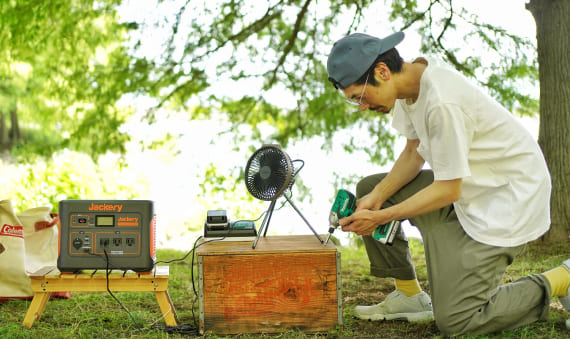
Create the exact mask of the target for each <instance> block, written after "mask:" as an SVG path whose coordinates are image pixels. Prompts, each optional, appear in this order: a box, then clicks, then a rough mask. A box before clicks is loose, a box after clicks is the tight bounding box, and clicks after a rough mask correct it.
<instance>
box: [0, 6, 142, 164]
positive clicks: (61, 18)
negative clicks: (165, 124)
mask: <svg viewBox="0 0 570 339" xmlns="http://www.w3.org/2000/svg"><path fill="white" fill-rule="evenodd" d="M120 3H121V1H120V0H104V1H95V0H72V1H69V0H51V1H33V2H32V1H23V0H12V1H4V2H2V4H0V32H1V33H0V37H1V38H0V112H6V111H12V110H15V111H17V114H18V120H19V124H20V126H21V127H22V128H24V129H27V130H28V133H27V134H26V135H24V138H23V140H14V141H15V142H16V144H18V143H19V144H20V147H18V148H17V149H18V150H19V153H15V155H16V156H18V157H19V158H26V156H27V155H28V154H33V153H36V154H41V155H44V156H49V155H51V154H52V153H53V152H54V151H55V150H57V149H62V148H70V149H73V150H79V151H83V152H87V153H89V154H90V155H91V156H94V157H96V156H98V155H101V154H104V153H105V152H106V151H109V150H110V151H119V152H123V151H124V144H125V142H126V141H127V140H128V137H127V135H125V134H124V133H122V132H120V130H119V127H120V126H121V125H122V124H123V123H124V122H125V121H126V118H127V117H128V116H129V115H130V111H129V110H125V109H121V108H118V106H117V102H118V101H119V99H121V98H122V97H123V95H124V94H125V93H128V92H136V91H138V90H140V87H141V86H142V84H143V83H144V80H145V79H146V78H145V76H144V74H143V75H139V73H140V72H142V73H145V72H147V71H148V67H145V65H144V64H142V62H134V61H133V58H132V57H131V56H129V55H128V51H127V49H126V48H125V46H123V45H122V43H123V42H124V41H125V39H126V37H127V33H128V29H129V26H128V25H124V24H121V23H119V20H118V16H117V12H116V9H115V7H116V6H117V5H118V4H120ZM131 65H132V66H131ZM34 131H35V132H34ZM46 131H50V133H51V134H52V136H50V142H49V143H47V144H42V143H38V142H37V139H36V138H34V134H35V133H40V134H47V133H46ZM26 136H27V137H26ZM27 152H33V153H27Z"/></svg>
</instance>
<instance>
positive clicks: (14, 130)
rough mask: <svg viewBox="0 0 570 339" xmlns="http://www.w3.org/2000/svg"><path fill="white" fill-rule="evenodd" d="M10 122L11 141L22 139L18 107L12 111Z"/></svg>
mask: <svg viewBox="0 0 570 339" xmlns="http://www.w3.org/2000/svg"><path fill="white" fill-rule="evenodd" d="M10 123H11V125H10V141H11V143H12V144H13V143H15V142H16V141H18V140H19V139H20V125H19V124H18V113H17V112H16V109H13V110H11V111H10Z"/></svg>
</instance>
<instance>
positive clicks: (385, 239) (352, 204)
mask: <svg viewBox="0 0 570 339" xmlns="http://www.w3.org/2000/svg"><path fill="white" fill-rule="evenodd" d="M354 211H356V197H355V196H354V194H352V193H350V192H349V191H347V190H344V189H340V190H338V193H337V195H336V198H335V199H334V202H333V206H332V208H331V211H330V213H329V225H330V226H329V234H328V235H327V239H326V240H325V243H324V246H326V245H327V243H328V242H329V239H330V237H331V235H332V234H333V232H334V230H335V229H336V228H337V227H338V221H339V219H342V218H346V217H348V216H349V215H351V214H352V213H354ZM399 227H400V221H399V220H394V221H390V222H389V223H387V224H384V225H380V226H378V228H376V229H375V230H374V232H372V234H371V236H372V238H374V239H376V240H378V241H379V242H381V243H383V244H387V245H392V242H393V241H394V237H395V236H396V233H397V232H398V228H399Z"/></svg>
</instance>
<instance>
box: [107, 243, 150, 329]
mask: <svg viewBox="0 0 570 339" xmlns="http://www.w3.org/2000/svg"><path fill="white" fill-rule="evenodd" d="M103 253H105V261H106V262H107V267H106V268H105V276H106V278H107V292H109V294H110V295H111V297H113V299H115V301H116V302H117V303H118V304H119V306H121V308H122V309H123V310H124V311H125V312H127V314H128V315H129V317H130V318H131V320H132V321H133V323H134V324H135V326H136V328H137V329H139V330H140V329H142V327H141V326H140V325H139V324H138V323H137V322H136V320H135V317H133V315H132V314H131V312H129V310H127V308H126V307H125V306H124V305H123V303H121V301H120V300H119V299H117V297H115V295H114V294H113V292H111V289H109V274H110V273H111V270H110V269H109V256H108V255H107V250H106V249H103ZM125 272H126V271H125Z"/></svg>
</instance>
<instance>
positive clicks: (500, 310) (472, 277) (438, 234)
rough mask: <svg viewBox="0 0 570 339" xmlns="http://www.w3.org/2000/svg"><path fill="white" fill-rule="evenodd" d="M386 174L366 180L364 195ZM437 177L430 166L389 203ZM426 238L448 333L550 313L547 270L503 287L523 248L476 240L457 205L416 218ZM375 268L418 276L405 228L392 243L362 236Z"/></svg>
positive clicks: (440, 320) (438, 312)
mask: <svg viewBox="0 0 570 339" xmlns="http://www.w3.org/2000/svg"><path fill="white" fill-rule="evenodd" d="M385 175H386V174H376V175H372V176H369V177H366V178H364V179H363V180H361V181H360V182H359V183H358V185H357V188H356V196H357V198H360V197H362V196H364V195H366V194H367V193H369V192H370V191H371V190H372V189H373V188H374V187H375V186H376V184H378V183H379V182H380V181H381V180H382V179H383V178H384V176H385ZM432 182H433V173H432V172H431V171H422V172H420V174H419V175H418V176H417V177H416V178H415V179H414V180H412V181H411V182H410V183H409V184H408V185H406V186H404V187H403V188H402V189H401V190H400V191H398V192H397V193H396V194H394V196H392V197H391V198H390V199H388V201H386V203H385V205H384V207H387V206H391V205H394V204H397V203H399V202H401V201H403V200H405V199H407V198H408V197H410V196H412V195H413V194H414V193H416V192H418V191H419V190H421V189H422V188H424V187H426V186H428V185H429V184H431V183H432ZM409 221H410V223H411V224H412V225H414V226H416V227H418V229H419V230H420V233H421V235H422V239H423V243H424V251H425V259H426V267H427V274H428V281H429V290H430V291H429V292H430V295H431V299H432V306H433V312H434V318H435V322H436V324H437V326H438V328H439V329H440V330H441V331H442V332H443V333H444V334H446V335H452V334H462V333H470V334H483V333H491V332H495V331H499V330H509V329H514V328H517V327H520V326H523V325H526V324H529V323H532V322H534V321H536V320H544V319H547V318H548V311H549V303H550V295H551V291H550V284H549V282H548V280H547V279H546V278H545V277H544V276H543V275H542V274H533V275H529V276H526V277H523V278H520V279H518V280H516V281H514V282H512V283H509V284H506V285H502V286H499V284H500V283H501V280H502V278H503V274H504V273H505V270H506V269H507V266H508V265H510V264H511V263H512V262H513V260H514V258H515V256H516V255H518V254H519V253H520V252H521V251H522V250H523V248H524V246H519V247H496V246H489V245H485V244H482V243H479V242H477V241H475V240H473V239H471V238H470V237H469V236H468V235H467V234H466V233H465V232H464V231H463V228H462V227H461V224H460V223H459V221H458V220H457V216H456V214H455V211H454V209H453V205H450V206H447V207H445V208H442V209H439V210H436V211H433V212H430V213H427V214H424V215H421V216H418V217H415V218H411V219H410V220H409ZM363 240H364V244H365V246H366V251H367V253H368V257H369V259H370V271H371V273H372V275H374V276H377V277H392V278H397V279H402V280H409V279H415V278H416V273H415V269H414V265H413V262H412V259H411V253H410V249H409V247H408V241H407V239H406V237H405V235H404V233H403V231H402V229H401V228H400V230H399V233H398V235H397V236H396V239H395V241H394V243H393V245H392V246H387V245H383V244H381V243H380V242H378V241H376V240H374V239H373V238H371V237H370V236H364V237H363Z"/></svg>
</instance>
